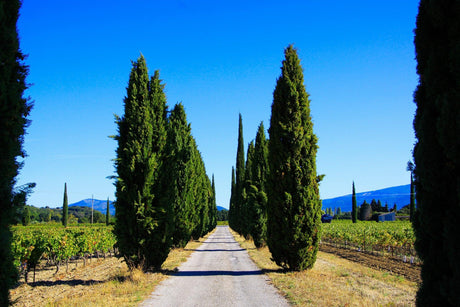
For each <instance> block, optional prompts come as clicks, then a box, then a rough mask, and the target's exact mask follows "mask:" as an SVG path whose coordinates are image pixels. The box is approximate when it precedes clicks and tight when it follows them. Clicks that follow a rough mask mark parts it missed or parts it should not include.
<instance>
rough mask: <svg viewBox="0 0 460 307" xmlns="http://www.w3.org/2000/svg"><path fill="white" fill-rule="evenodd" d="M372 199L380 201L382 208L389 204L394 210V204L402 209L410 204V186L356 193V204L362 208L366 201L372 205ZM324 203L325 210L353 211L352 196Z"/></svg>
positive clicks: (328, 200)
mask: <svg viewBox="0 0 460 307" xmlns="http://www.w3.org/2000/svg"><path fill="white" fill-rule="evenodd" d="M372 199H375V200H376V201H378V200H380V201H381V203H382V206H385V204H388V207H389V208H390V209H391V208H393V206H394V204H396V206H397V208H398V209H400V208H402V207H403V206H406V205H408V204H409V203H410V184H406V185H400V186H394V187H388V188H383V189H379V190H374V191H366V192H361V193H356V204H357V205H358V206H360V205H361V204H362V203H363V202H364V200H365V201H366V202H368V203H369V204H370V203H371V201H372ZM322 202H323V206H322V209H323V210H324V209H326V208H331V209H334V208H339V207H340V209H341V210H342V212H350V211H351V194H347V195H343V196H338V197H334V198H328V199H323V200H322Z"/></svg>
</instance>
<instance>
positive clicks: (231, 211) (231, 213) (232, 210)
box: [228, 166, 236, 230]
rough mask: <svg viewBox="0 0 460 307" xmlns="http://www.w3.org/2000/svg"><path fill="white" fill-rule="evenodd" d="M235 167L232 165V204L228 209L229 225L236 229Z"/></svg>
mask: <svg viewBox="0 0 460 307" xmlns="http://www.w3.org/2000/svg"><path fill="white" fill-rule="evenodd" d="M235 180H236V179H235V167H233V166H232V185H231V193H230V204H229V210H228V225H229V226H230V227H231V228H232V229H233V230H235V228H236V226H235V224H236V222H235V219H236V216H235V210H236V208H235V206H236V205H235V199H236V196H235V194H236V182H235Z"/></svg>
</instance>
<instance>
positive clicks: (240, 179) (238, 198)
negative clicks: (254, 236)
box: [233, 114, 245, 234]
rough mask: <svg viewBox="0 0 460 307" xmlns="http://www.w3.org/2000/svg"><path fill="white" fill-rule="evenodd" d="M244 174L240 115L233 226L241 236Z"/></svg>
mask: <svg viewBox="0 0 460 307" xmlns="http://www.w3.org/2000/svg"><path fill="white" fill-rule="evenodd" d="M244 172H245V159H244V140H243V118H242V117H241V114H239V120H238V148H237V152H236V172H235V176H236V178H235V197H234V216H233V224H234V226H235V229H234V230H236V231H237V232H238V233H240V234H241V232H242V228H241V219H242V212H241V210H242V207H243V204H242V203H243V189H244V184H245V183H244Z"/></svg>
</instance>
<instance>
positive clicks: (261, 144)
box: [247, 123, 268, 248]
mask: <svg viewBox="0 0 460 307" xmlns="http://www.w3.org/2000/svg"><path fill="white" fill-rule="evenodd" d="M248 151H249V150H248ZM248 159H249V153H248ZM252 160H253V161H252V164H251V167H252V171H251V181H250V185H249V187H248V192H247V195H248V208H249V214H248V216H249V219H250V221H251V227H250V234H251V237H252V238H253V240H254V244H255V246H256V247H257V248H260V247H262V246H264V245H265V243H266V241H267V192H266V184H267V175H268V141H267V139H266V137H265V129H264V125H263V123H260V125H259V128H258V130H257V135H256V143H255V147H254V153H253V158H252Z"/></svg>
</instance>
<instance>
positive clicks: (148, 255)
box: [114, 55, 173, 271]
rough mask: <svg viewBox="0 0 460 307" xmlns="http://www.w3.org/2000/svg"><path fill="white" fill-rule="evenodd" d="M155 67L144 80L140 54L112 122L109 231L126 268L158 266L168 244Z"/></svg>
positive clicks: (162, 112) (162, 113)
mask: <svg viewBox="0 0 460 307" xmlns="http://www.w3.org/2000/svg"><path fill="white" fill-rule="evenodd" d="M163 87H164V86H163V85H162V84H161V80H160V79H159V73H158V71H156V72H155V73H154V75H153V76H152V78H151V80H150V81H149V76H148V71H147V65H146V63H145V59H144V57H143V56H142V55H141V56H140V57H139V59H138V61H137V62H134V63H133V67H132V70H131V73H130V77H129V83H128V88H127V96H126V97H125V99H124V108H125V110H124V112H125V114H124V116H123V117H121V118H119V117H117V118H116V122H117V124H118V133H119V134H118V135H117V136H116V137H115V139H116V140H117V141H118V148H117V158H116V160H115V167H116V171H117V174H118V177H117V181H116V196H117V201H116V202H115V208H116V221H117V222H116V225H115V230H114V231H115V234H116V236H117V240H118V246H119V250H120V253H121V255H123V257H124V259H125V261H126V263H127V264H128V266H129V267H130V268H134V267H139V268H141V269H143V270H144V271H147V270H151V269H159V268H160V267H161V264H162V263H163V262H164V260H165V259H166V257H167V255H168V253H169V249H170V246H171V244H172V240H171V238H172V229H173V228H172V223H173V221H172V218H173V217H172V208H171V205H170V204H169V203H161V202H160V199H159V197H157V196H156V195H157V193H158V192H159V189H160V186H159V179H158V178H159V170H160V167H161V162H162V154H163V147H164V145H165V142H166V97H165V95H164V92H163Z"/></svg>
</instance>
